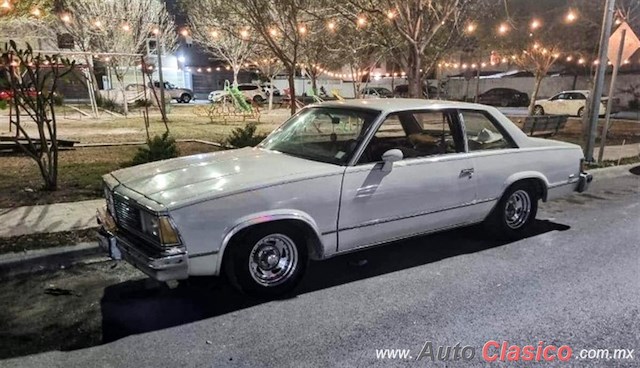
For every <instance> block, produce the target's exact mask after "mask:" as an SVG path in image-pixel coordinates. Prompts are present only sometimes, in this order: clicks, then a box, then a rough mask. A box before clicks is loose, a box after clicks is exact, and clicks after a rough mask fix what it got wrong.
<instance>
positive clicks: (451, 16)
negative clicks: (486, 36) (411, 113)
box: [337, 0, 471, 97]
mask: <svg viewBox="0 0 640 368" xmlns="http://www.w3.org/2000/svg"><path fill="white" fill-rule="evenodd" d="M470 4H471V1H469V0H436V1H434V0H348V1H347V2H346V3H345V4H342V5H338V7H337V8H338V10H339V12H340V13H341V14H342V15H343V16H347V17H349V18H352V19H353V18H354V17H355V18H356V19H357V21H358V22H360V23H362V21H361V20H360V19H363V20H364V22H366V23H368V24H374V25H377V26H378V27H377V28H376V30H378V33H379V37H380V38H381V39H384V38H389V37H391V38H392V39H391V40H389V41H388V42H386V44H387V45H389V46H390V47H391V49H392V50H393V53H392V54H391V55H393V56H394V58H395V60H396V61H397V62H398V63H399V64H400V65H401V66H402V67H403V68H404V69H405V71H406V74H407V79H408V84H409V96H410V97H421V96H422V81H423V78H424V76H425V75H427V72H428V70H425V67H428V68H430V69H431V68H433V65H435V64H434V62H435V61H436V60H437V59H438V58H439V57H440V56H441V55H442V53H443V52H444V51H445V50H446V49H447V47H448V46H449V45H451V43H452V42H453V41H454V39H455V38H456V37H457V36H458V35H459V34H461V33H462V31H463V29H462V28H463V24H464V22H465V20H466V16H467V12H468V11H469V9H470V8H471V6H470ZM381 25H387V26H388V27H391V28H392V29H393V30H394V31H395V32H393V33H392V32H389V31H388V29H387V28H388V27H381Z"/></svg>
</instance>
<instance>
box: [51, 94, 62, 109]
mask: <svg viewBox="0 0 640 368" xmlns="http://www.w3.org/2000/svg"><path fill="white" fill-rule="evenodd" d="M52 99H53V104H54V105H55V106H62V105H63V104H64V96H63V95H62V93H54V94H53V97H52Z"/></svg>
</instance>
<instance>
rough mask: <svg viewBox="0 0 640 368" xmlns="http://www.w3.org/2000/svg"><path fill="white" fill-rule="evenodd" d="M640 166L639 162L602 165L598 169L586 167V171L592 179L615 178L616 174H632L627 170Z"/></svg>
mask: <svg viewBox="0 0 640 368" xmlns="http://www.w3.org/2000/svg"><path fill="white" fill-rule="evenodd" d="M636 166H640V163H634V164H628V165H620V166H611V167H603V168H599V169H588V170H587V172H588V173H590V174H591V175H593V179H594V180H596V179H606V178H615V177H618V176H625V175H634V174H632V173H630V172H629V170H631V169H632V168H634V167H636Z"/></svg>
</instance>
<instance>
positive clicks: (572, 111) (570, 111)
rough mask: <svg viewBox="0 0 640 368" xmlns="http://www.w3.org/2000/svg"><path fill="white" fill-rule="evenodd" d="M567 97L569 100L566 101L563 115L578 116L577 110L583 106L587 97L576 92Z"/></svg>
mask: <svg viewBox="0 0 640 368" xmlns="http://www.w3.org/2000/svg"><path fill="white" fill-rule="evenodd" d="M568 95H569V99H568V100H567V111H566V113H565V114H567V115H575V116H578V110H580V109H581V108H583V107H584V106H585V104H586V100H587V97H586V96H585V95H583V94H582V93H578V92H572V93H569V94H568Z"/></svg>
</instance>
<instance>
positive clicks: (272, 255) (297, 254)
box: [225, 224, 308, 298]
mask: <svg viewBox="0 0 640 368" xmlns="http://www.w3.org/2000/svg"><path fill="white" fill-rule="evenodd" d="M229 246H230V247H231V248H230V253H229V257H228V258H225V270H226V273H227V277H228V278H229V280H230V281H231V283H232V284H233V285H234V286H235V287H237V288H238V289H240V290H241V291H243V292H245V293H247V294H250V295H254V296H258V297H264V298H275V297H278V296H281V295H284V294H287V293H288V292H290V291H291V290H293V288H295V286H296V285H297V284H298V282H299V281H300V279H301V278H302V275H303V274H304V272H305V270H306V268H307V263H308V252H307V247H306V244H305V240H304V236H303V235H302V234H301V233H300V232H299V231H297V229H295V228H294V227H292V226H285V225H284V224H272V225H259V226H257V227H256V228H255V229H249V230H247V231H246V232H245V233H244V234H243V235H241V236H240V237H239V238H238V239H236V240H235V241H233V242H232V244H229Z"/></svg>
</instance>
